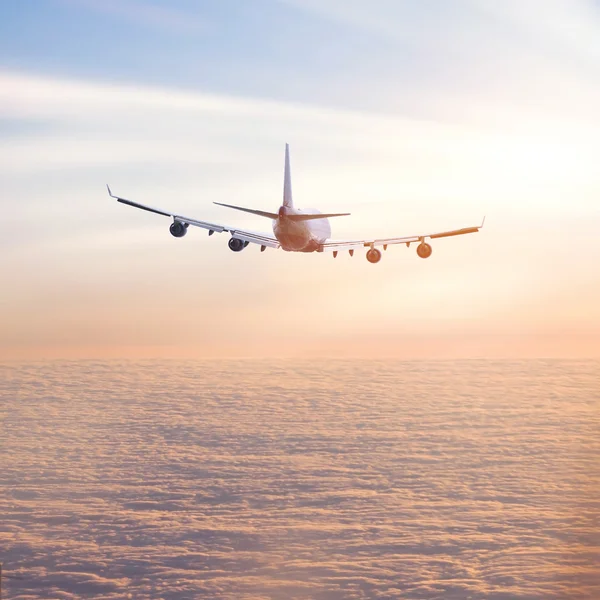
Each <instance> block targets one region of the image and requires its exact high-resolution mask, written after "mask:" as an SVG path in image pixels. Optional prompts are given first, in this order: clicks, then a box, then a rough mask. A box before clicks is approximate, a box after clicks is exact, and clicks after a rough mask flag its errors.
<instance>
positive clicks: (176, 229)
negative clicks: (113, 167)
mask: <svg viewBox="0 0 600 600" xmlns="http://www.w3.org/2000/svg"><path fill="white" fill-rule="evenodd" d="M106 188H107V189H108V194H109V196H110V197H111V198H114V199H115V200H117V202H121V204H127V205H128V206H133V207H134V208H139V209H141V210H145V211H148V212H151V213H155V214H157V215H162V216H164V217H171V218H172V219H173V223H172V224H171V233H172V234H173V235H174V236H175V237H183V236H184V235H185V233H186V230H187V228H188V226H189V225H193V226H194V227H200V228H202V229H208V235H212V234H213V233H215V232H217V233H223V232H227V233H230V234H231V237H232V238H233V239H236V240H241V241H242V242H245V243H246V245H248V244H249V243H252V244H259V245H260V246H261V250H264V249H265V248H279V247H280V245H279V242H278V241H277V239H276V238H275V237H274V236H272V235H269V234H266V233H258V232H255V231H247V230H245V229H239V228H238V227H229V226H227V225H220V224H218V223H209V222H208V221H199V220H198V219H192V218H191V217H186V216H184V215H178V214H175V213H171V212H169V211H166V210H162V209H160V208H153V207H151V206H147V205H145V204H140V203H139V202H134V201H133V200H127V198H121V197H120V196H115V195H114V194H113V193H112V191H111V189H110V187H109V186H108V185H107V186H106Z"/></svg>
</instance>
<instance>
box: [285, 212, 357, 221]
mask: <svg viewBox="0 0 600 600" xmlns="http://www.w3.org/2000/svg"><path fill="white" fill-rule="evenodd" d="M349 215H350V213H325V214H321V213H319V214H316V215H288V217H287V218H288V219H289V220H290V221H313V220H314V219H329V217H347V216H349Z"/></svg>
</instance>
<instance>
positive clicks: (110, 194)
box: [106, 183, 114, 198]
mask: <svg viewBox="0 0 600 600" xmlns="http://www.w3.org/2000/svg"><path fill="white" fill-rule="evenodd" d="M106 189H107V190H108V195H109V196H110V197H111V198H114V196H113V193H112V192H111V191H110V185H108V183H107V184H106Z"/></svg>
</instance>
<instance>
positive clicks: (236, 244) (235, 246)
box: [227, 237, 250, 252]
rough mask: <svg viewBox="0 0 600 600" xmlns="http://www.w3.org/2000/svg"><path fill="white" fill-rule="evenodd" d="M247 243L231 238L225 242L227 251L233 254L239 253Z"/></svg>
mask: <svg viewBox="0 0 600 600" xmlns="http://www.w3.org/2000/svg"><path fill="white" fill-rule="evenodd" d="M249 243H250V242H246V241H244V240H240V239H238V238H234V237H231V238H229V242H227V245H228V246H229V249H230V250H232V251H233V252H241V251H242V250H243V249H244V248H245V247H246V246H247V245H248V244H249Z"/></svg>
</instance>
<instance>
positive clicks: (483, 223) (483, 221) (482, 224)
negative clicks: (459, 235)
mask: <svg viewBox="0 0 600 600" xmlns="http://www.w3.org/2000/svg"><path fill="white" fill-rule="evenodd" d="M486 216H487V215H484V216H483V220H482V221H481V225H480V226H479V228H480V229H481V228H482V227H483V226H484V225H485V217H486Z"/></svg>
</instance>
